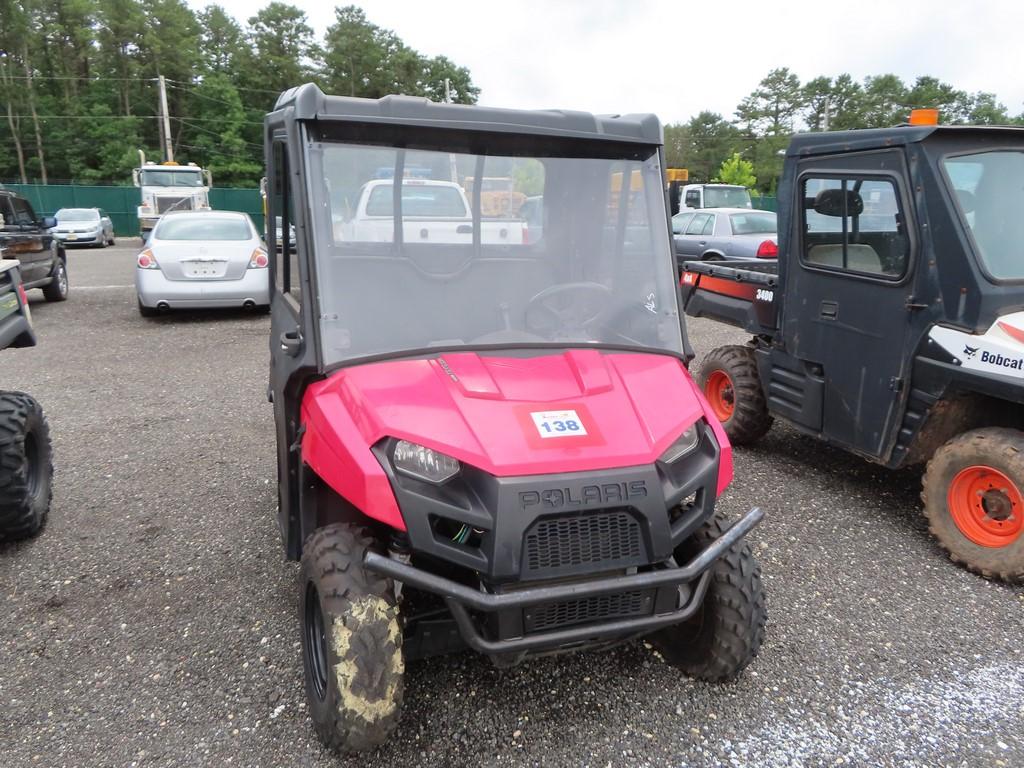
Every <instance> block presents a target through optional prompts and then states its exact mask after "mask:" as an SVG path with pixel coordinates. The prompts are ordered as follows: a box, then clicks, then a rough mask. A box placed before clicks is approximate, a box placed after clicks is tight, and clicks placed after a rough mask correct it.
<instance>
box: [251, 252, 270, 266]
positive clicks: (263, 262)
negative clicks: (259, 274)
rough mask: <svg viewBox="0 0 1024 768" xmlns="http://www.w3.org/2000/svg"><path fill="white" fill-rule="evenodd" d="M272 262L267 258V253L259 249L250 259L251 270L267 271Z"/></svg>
mask: <svg viewBox="0 0 1024 768" xmlns="http://www.w3.org/2000/svg"><path fill="white" fill-rule="evenodd" d="M269 263H270V260H269V259H268V258H267V253H266V251H262V250H260V249H259V248H257V249H256V250H255V251H253V252H252V257H250V259H249V269H265V268H266V266H267V264H269Z"/></svg>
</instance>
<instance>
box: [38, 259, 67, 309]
mask: <svg viewBox="0 0 1024 768" xmlns="http://www.w3.org/2000/svg"><path fill="white" fill-rule="evenodd" d="M43 296H44V297H45V298H46V300H47V301H65V300H67V298H68V268H67V265H66V264H65V263H64V259H58V260H57V266H56V267H55V268H54V270H53V279H52V280H51V281H50V284H49V285H46V286H44V287H43Z"/></svg>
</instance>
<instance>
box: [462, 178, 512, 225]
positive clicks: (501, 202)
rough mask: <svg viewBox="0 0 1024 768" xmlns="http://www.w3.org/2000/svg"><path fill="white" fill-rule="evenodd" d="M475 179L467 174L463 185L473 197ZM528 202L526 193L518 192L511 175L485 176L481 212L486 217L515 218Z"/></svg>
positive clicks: (481, 187) (471, 197)
mask: <svg viewBox="0 0 1024 768" xmlns="http://www.w3.org/2000/svg"><path fill="white" fill-rule="evenodd" d="M474 183H475V180H474V178H473V177H472V176H467V177H466V178H465V179H464V180H463V182H462V186H463V188H464V189H465V190H466V197H468V198H469V199H470V200H472V199H473V185H474ZM525 202H526V195H524V194H523V193H522V192H517V191H516V188H515V181H514V180H513V179H512V178H511V177H509V176H484V177H483V179H482V184H481V186H480V213H481V214H482V215H483V216H484V217H485V218H492V219H514V218H516V217H517V216H519V209H520V208H522V207H523V203H525Z"/></svg>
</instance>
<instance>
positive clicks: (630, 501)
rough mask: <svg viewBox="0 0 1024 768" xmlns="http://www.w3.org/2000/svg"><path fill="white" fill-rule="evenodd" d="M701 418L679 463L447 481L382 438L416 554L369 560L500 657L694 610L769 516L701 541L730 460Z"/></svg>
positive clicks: (475, 644) (614, 637) (599, 640)
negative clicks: (413, 473) (724, 559)
mask: <svg viewBox="0 0 1024 768" xmlns="http://www.w3.org/2000/svg"><path fill="white" fill-rule="evenodd" d="M698 430H699V433H700V439H699V441H698V443H697V445H696V446H695V448H694V449H692V450H691V451H690V452H688V453H687V454H686V455H684V456H682V457H680V458H678V459H677V460H675V461H673V462H671V463H665V462H662V461H657V462H655V463H653V464H650V465H643V466H632V467H620V468H614V469H605V470H595V471H587V472H574V473H566V474H549V475H526V476H518V477H496V476H493V475H490V474H488V473H486V472H483V471H481V470H478V469H476V468H474V467H471V466H466V465H463V467H462V469H461V471H460V473H459V475H457V476H456V477H454V478H452V479H451V480H449V481H447V482H445V483H443V484H442V485H440V486H438V485H434V484H430V483H426V482H423V481H420V480H417V479H415V478H411V477H408V476H406V475H403V474H402V473H397V472H395V471H394V470H393V468H392V467H393V460H392V457H393V449H394V441H393V440H392V439H390V438H389V439H387V440H384V441H382V442H381V443H378V444H377V445H375V446H374V447H373V451H374V453H375V454H376V455H377V458H378V460H379V461H380V463H381V466H382V467H383V468H384V471H385V473H386V474H387V475H388V478H389V481H390V483H391V487H392V490H393V491H394V493H395V498H396V500H397V501H398V505H399V508H400V509H401V510H402V516H403V519H404V521H405V524H406V534H405V535H406V536H407V538H408V541H407V548H408V551H409V552H410V553H411V556H410V557H409V558H405V559H389V558H386V557H382V556H380V555H369V556H368V557H367V559H366V562H365V564H366V567H367V568H369V569H371V570H375V571H377V572H378V573H382V574H385V575H387V576H390V577H391V578H393V579H395V580H396V581H398V582H401V583H402V584H404V585H408V586H410V587H412V588H415V589H417V590H419V591H421V592H426V593H430V594H433V595H436V596H439V597H440V598H442V599H443V601H444V602H445V604H446V605H447V608H448V611H449V612H450V613H451V616H452V618H453V619H454V622H455V624H456V625H457V628H458V633H459V634H460V635H461V637H462V640H463V641H464V642H465V643H466V644H468V645H469V646H470V647H472V648H475V649H477V650H479V651H481V652H483V653H487V654H489V655H492V656H498V657H500V656H507V655H508V654H513V655H516V654H519V655H521V654H525V653H535V652H546V651H558V650H563V649H569V648H573V649H575V648H579V647H585V646H594V645H604V644H610V643H613V642H619V641H622V640H625V639H629V638H630V637H634V636H639V635H642V634H645V633H647V632H650V631H652V630H654V629H657V628H659V627H663V626H667V625H670V624H674V623H678V622H680V621H684V620H685V619H687V618H688V617H690V616H691V615H693V613H694V612H695V611H697V610H698V608H699V607H700V605H701V601H702V599H703V595H704V591H705V590H706V588H707V578H706V576H705V574H706V571H707V569H708V567H709V566H710V565H711V564H712V563H713V562H714V560H715V559H717V558H718V557H719V556H720V555H721V554H722V552H724V551H725V549H727V548H728V547H729V546H730V544H731V543H734V542H735V541H737V540H738V539H739V538H740V537H742V536H743V535H744V534H745V533H746V532H747V531H748V530H750V528H752V527H753V526H754V525H756V524H757V522H758V521H759V520H760V519H761V517H762V513H761V512H760V511H759V510H756V509H755V510H752V511H751V512H749V513H748V514H747V515H746V516H745V517H744V518H743V519H742V520H741V521H740V522H739V523H738V524H737V525H736V526H734V528H732V529H730V531H729V534H728V535H727V537H726V538H725V539H724V542H725V543H720V542H716V543H715V544H713V545H711V546H710V547H708V548H707V549H706V550H705V551H703V552H694V551H693V544H692V541H693V539H692V537H693V533H694V531H695V530H696V529H697V528H698V527H700V525H701V524H703V523H704V522H705V521H706V520H708V519H709V518H711V517H712V515H714V509H715V503H716V501H717V483H718V470H719V464H720V459H721V448H720V446H719V445H718V443H717V441H716V440H715V438H714V433H713V431H712V430H711V428H710V427H709V426H708V425H707V424H706V423H703V422H701V423H699V424H698ZM455 530H458V531H460V535H456V536H454V537H453V535H452V532H453V531H455ZM467 530H468V531H470V532H471V533H470V534H469V535H462V534H463V533H464V532H466V531H467ZM396 551H397V550H396ZM680 561H685V562H683V564H682V565H680V564H679V563H680ZM435 634H436V633H435ZM414 645H415V643H412V644H411V645H410V647H412V646H414Z"/></svg>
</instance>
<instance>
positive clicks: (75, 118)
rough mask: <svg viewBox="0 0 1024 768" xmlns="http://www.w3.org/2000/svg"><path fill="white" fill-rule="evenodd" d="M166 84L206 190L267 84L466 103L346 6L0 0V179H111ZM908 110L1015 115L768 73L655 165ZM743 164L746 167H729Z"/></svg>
mask: <svg viewBox="0 0 1024 768" xmlns="http://www.w3.org/2000/svg"><path fill="white" fill-rule="evenodd" d="M161 75H162V76H163V77H164V78H166V82H167V87H168V93H167V95H168V102H169V112H170V114H171V142H172V145H173V147H174V151H175V159H176V160H178V161H180V162H195V163H198V164H199V165H202V166H204V167H206V168H210V169H211V170H212V171H213V174H214V180H215V183H216V184H217V185H218V186H252V185H255V184H256V183H257V180H258V179H259V177H260V175H261V173H262V165H263V159H262V146H263V140H262V129H261V126H262V120H263V115H264V114H265V113H266V112H267V111H268V110H269V109H271V108H272V107H273V104H274V101H275V100H276V98H277V96H278V95H279V94H280V92H281V91H282V90H284V89H286V88H289V87H291V86H293V85H296V84H298V83H303V82H307V81H310V80H312V81H315V82H317V83H318V84H319V85H320V87H321V88H322V89H323V90H324V91H325V92H328V93H337V94H344V95H350V96H363V97H369V98H378V97H381V96H385V95H387V94H390V93H404V94H411V95H420V96H426V97H428V98H431V99H433V100H435V101H443V100H444V99H445V97H446V93H445V80H446V79H447V80H448V82H449V84H450V91H449V93H448V95H449V97H450V98H451V99H452V100H453V101H455V102H459V103H468V104H471V103H475V102H476V100H477V97H478V95H479V89H478V88H477V87H476V86H475V85H474V84H473V81H472V77H471V75H470V72H469V70H468V69H467V68H466V67H462V66H459V65H458V64H456V63H455V62H453V61H452V60H450V59H449V58H447V57H445V56H434V57H428V56H425V55H423V54H421V53H420V52H418V51H416V50H414V49H413V48H411V47H409V46H408V45H407V44H406V43H404V42H403V41H402V40H401V38H399V37H398V36H397V35H396V34H395V33H394V32H392V31H390V30H387V29H383V28H381V27H379V26H377V25H375V24H373V23H371V22H370V21H369V20H368V19H367V18H366V15H365V13H364V12H363V11H362V10H361V9H360V8H359V7H357V6H354V5H348V6H343V7H337V8H335V19H334V23H333V24H331V25H330V26H329V27H328V28H327V31H326V34H325V35H324V36H323V37H322V39H318V38H317V36H316V35H315V34H314V32H313V29H312V28H311V27H310V25H309V23H308V19H307V17H306V14H305V12H303V11H302V10H301V9H300V8H298V7H296V6H294V5H289V4H287V3H284V2H277V1H275V2H271V3H269V4H268V5H267V6H265V7H264V8H262V9H260V10H258V11H256V12H255V14H254V15H253V16H251V17H249V18H248V19H247V20H246V21H245V22H244V23H240V22H238V21H237V20H235V19H234V18H233V17H232V16H230V15H229V14H228V13H227V12H226V11H225V10H224V9H223V8H222V7H220V6H218V5H215V4H212V5H207V6H206V7H205V8H204V9H203V10H201V11H193V10H192V9H191V8H189V6H188V5H186V3H185V2H184V0H147V2H145V3H143V2H140V0H0V180H4V179H6V180H9V181H25V180H28V181H43V182H47V181H48V182H51V183H52V182H62V181H69V180H73V181H78V182H84V183H93V182H113V183H126V182H128V181H129V179H130V173H131V169H132V168H133V167H135V166H136V165H137V164H138V151H137V150H138V149H144V150H146V152H147V154H148V156H149V157H150V158H151V159H159V158H160V147H161V146H162V141H161V138H162V137H161V135H160V131H161V125H160V121H158V120H157V119H156V115H157V114H158V111H159V107H158V94H157V87H156V81H157V78H158V76H161ZM914 107H933V108H938V109H939V111H940V119H941V121H942V122H943V123H975V124H1006V123H1014V122H1016V123H1022V124H1024V114H1021V115H1019V116H1016V117H1011V115H1010V113H1009V112H1008V111H1007V108H1006V107H1005V106H1004V105H1002V104H1000V103H999V102H998V100H997V99H996V97H995V96H994V95H993V94H991V93H984V92H979V93H973V94H971V93H967V92H965V91H963V90H959V89H956V88H955V87H953V86H952V85H949V84H948V83H944V82H941V81H940V80H938V79H937V78H934V77H930V76H922V77H919V78H917V80H916V81H915V82H914V83H913V84H907V83H904V82H903V81H902V80H901V79H900V78H899V77H897V76H896V75H892V74H884V75H876V76H871V77H867V78H865V79H864V80H863V81H862V82H858V81H857V80H854V78H853V77H851V76H850V75H849V74H842V75H839V76H838V77H834V78H833V77H827V76H821V77H816V78H814V79H812V80H809V81H808V82H806V83H801V82H800V79H799V78H798V77H797V76H796V75H795V74H794V73H792V72H790V71H789V70H788V69H785V68H782V69H775V70H772V71H771V72H769V73H768V75H767V76H766V77H765V78H764V79H763V80H762V81H761V82H760V83H759V84H758V86H757V88H755V89H754V91H753V92H752V93H750V94H749V95H748V96H746V97H745V98H744V99H743V100H742V101H740V103H739V104H738V105H737V107H736V111H735V116H734V117H733V118H732V119H728V118H726V117H724V116H722V115H721V114H718V113H715V112H711V111H702V112H700V113H699V114H697V115H696V116H694V117H693V118H691V119H690V120H689V121H687V122H685V123H676V124H671V125H667V126H666V127H665V143H666V153H667V157H668V161H669V164H670V165H671V166H675V167H684V168H688V169H689V170H690V175H691V178H692V179H693V180H695V181H709V180H712V179H715V178H717V177H719V176H720V175H721V174H720V171H721V169H722V164H723V163H724V162H726V161H730V162H732V163H734V164H735V162H736V161H735V158H734V155H737V154H738V155H739V156H740V158H741V159H742V161H743V163H745V164H746V163H749V164H750V165H751V166H752V173H753V176H754V177H755V178H756V186H757V187H758V188H759V189H761V190H762V191H764V192H767V193H772V192H774V191H775V187H776V186H777V184H778V179H779V175H780V174H781V169H782V158H781V157H780V156H779V151H780V150H782V149H784V148H785V147H786V145H787V144H788V142H789V139H790V137H791V136H792V135H793V134H794V133H796V132H798V131H808V130H811V131H817V130H824V129H826V128H827V129H830V130H844V129H851V128H872V127H882V126H890V125H896V124H898V123H900V122H903V121H905V120H906V119H907V116H908V115H909V113H910V110H911V109H912V108H914ZM744 167H746V166H744ZM744 178H747V176H744Z"/></svg>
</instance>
